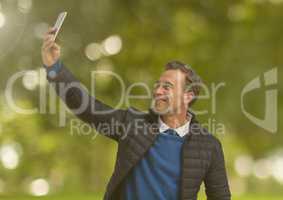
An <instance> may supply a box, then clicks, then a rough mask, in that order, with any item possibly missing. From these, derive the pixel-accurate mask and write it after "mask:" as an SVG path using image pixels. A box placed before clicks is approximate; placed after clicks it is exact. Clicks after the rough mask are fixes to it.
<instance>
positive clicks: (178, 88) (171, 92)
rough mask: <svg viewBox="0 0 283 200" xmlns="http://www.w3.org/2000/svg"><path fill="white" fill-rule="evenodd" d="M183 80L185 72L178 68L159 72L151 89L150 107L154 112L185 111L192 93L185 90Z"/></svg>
mask: <svg viewBox="0 0 283 200" xmlns="http://www.w3.org/2000/svg"><path fill="white" fill-rule="evenodd" d="M185 80H186V78H185V74H184V73H183V72H182V71H180V70H167V71H165V72H163V73H162V74H161V76H160V78H159V80H158V81H156V83H155V86H154V89H153V102H152V108H153V110H154V111H155V112H156V113H158V114H173V113H179V112H187V111H186V110H187V104H188V100H190V97H191V98H192V96H190V95H192V94H191V93H190V94H188V92H185V90H184V89H185ZM189 96H190V97H189Z"/></svg>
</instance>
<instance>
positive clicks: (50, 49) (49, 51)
mask: <svg viewBox="0 0 283 200" xmlns="http://www.w3.org/2000/svg"><path fill="white" fill-rule="evenodd" d="M54 33H55V29H54V28H49V30H48V31H47V32H46V33H45V35H44V38H43V44H42V48H41V56H42V61H43V64H44V65H45V66H47V67H51V66H52V65H54V64H55V63H56V61H57V60H58V59H59V58H60V55H61V50H60V46H59V45H58V44H56V43H55V41H54Z"/></svg>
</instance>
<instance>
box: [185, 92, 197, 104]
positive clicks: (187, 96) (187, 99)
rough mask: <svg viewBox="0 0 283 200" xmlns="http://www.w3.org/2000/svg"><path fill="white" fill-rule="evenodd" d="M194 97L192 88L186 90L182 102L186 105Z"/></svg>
mask: <svg viewBox="0 0 283 200" xmlns="http://www.w3.org/2000/svg"><path fill="white" fill-rule="evenodd" d="M194 98H195V95H194V92H193V91H192V90H188V91H186V92H185V93H184V102H185V104H186V105H188V104H189V103H190V102H191V101H193V99H194Z"/></svg>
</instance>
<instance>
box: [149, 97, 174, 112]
mask: <svg viewBox="0 0 283 200" xmlns="http://www.w3.org/2000/svg"><path fill="white" fill-rule="evenodd" d="M151 108H152V110H153V111H154V112H155V113H156V114H159V115H164V114H168V113H170V112H171V111H172V106H171V105H170V102H169V100H168V99H153V100H152V104H151Z"/></svg>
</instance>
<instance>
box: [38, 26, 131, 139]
mask: <svg viewBox="0 0 283 200" xmlns="http://www.w3.org/2000/svg"><path fill="white" fill-rule="evenodd" d="M54 31H55V30H54V29H49V31H48V32H47V33H46V34H45V36H44V40H43V45H42V50H41V54H42V61H43V64H44V67H45V68H46V70H47V79H48V81H49V83H50V84H51V85H52V86H54V88H55V90H56V93H57V94H58V96H60V98H61V99H62V100H63V101H64V102H65V104H66V105H67V106H68V107H69V108H70V109H71V110H72V111H73V113H74V114H75V115H76V116H77V117H79V118H80V119H81V120H83V121H84V122H86V123H88V124H90V125H91V126H92V127H93V128H96V130H97V131H98V132H100V133H102V134H104V135H106V136H108V137H110V138H112V139H114V140H116V141H118V140H119V139H120V138H121V137H122V132H121V129H119V128H117V127H115V126H119V127H122V126H123V125H124V120H125V117H126V114H127V111H126V110H122V109H115V110H114V109H113V108H112V107H110V106H108V105H106V104H104V103H102V102H101V101H99V100H97V99H96V98H95V97H93V96H90V95H89V93H88V92H87V91H86V90H85V89H84V88H83V87H82V85H81V84H80V82H79V81H78V80H77V79H76V78H75V77H74V75H73V74H72V73H71V72H70V71H69V70H68V69H67V68H66V67H65V66H64V64H63V63H62V62H61V61H60V54H61V50H60V46H59V45H58V44H56V42H55V41H53V35H52V34H53V33H54Z"/></svg>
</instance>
